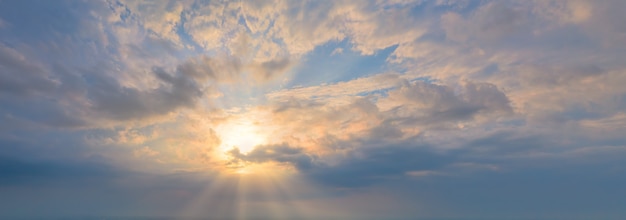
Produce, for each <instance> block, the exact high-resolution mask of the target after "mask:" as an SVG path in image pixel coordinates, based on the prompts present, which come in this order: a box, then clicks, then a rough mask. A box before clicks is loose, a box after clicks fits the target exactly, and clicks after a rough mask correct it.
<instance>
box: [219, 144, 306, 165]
mask: <svg viewBox="0 0 626 220" xmlns="http://www.w3.org/2000/svg"><path fill="white" fill-rule="evenodd" d="M228 154H229V156H231V157H232V158H233V160H231V161H230V163H231V164H235V165H236V164H237V163H239V162H252V163H265V162H272V161H273V162H279V163H289V164H292V165H294V166H295V167H296V168H298V169H300V170H307V169H309V168H311V167H312V166H313V164H314V163H315V156H313V155H309V154H307V153H306V152H305V151H304V149H302V148H297V147H291V146H288V145H286V144H282V145H260V146H257V147H255V148H254V150H252V151H250V152H248V153H246V154H243V153H241V152H240V151H239V149H238V148H233V149H232V150H230V151H229V152H228Z"/></svg>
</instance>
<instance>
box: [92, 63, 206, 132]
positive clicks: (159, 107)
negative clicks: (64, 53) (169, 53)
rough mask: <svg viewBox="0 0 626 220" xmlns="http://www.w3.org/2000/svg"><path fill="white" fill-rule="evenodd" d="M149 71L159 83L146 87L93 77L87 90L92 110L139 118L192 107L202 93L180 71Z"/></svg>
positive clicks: (124, 118)
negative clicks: (130, 85)
mask: <svg viewBox="0 0 626 220" xmlns="http://www.w3.org/2000/svg"><path fill="white" fill-rule="evenodd" d="M152 71H153V73H154V74H155V75H156V77H157V78H158V79H159V80H160V81H161V85H160V86H159V87H157V88H156V89H151V90H148V91H142V90H139V89H134V88H127V87H123V86H121V85H120V84H118V82H117V81H116V80H115V79H113V78H109V77H102V78H99V79H96V80H95V81H94V85H92V86H91V87H90V89H89V91H88V97H89V98H90V100H91V101H92V102H93V104H94V107H93V110H94V111H97V112H101V113H103V114H104V115H103V116H105V117H109V118H112V119H116V120H128V119H141V118H145V117H150V116H154V115H162V114H165V113H168V112H171V111H173V110H175V109H177V108H179V107H193V106H194V105H195V102H196V100H197V99H198V98H200V97H201V96H202V95H203V91H202V87H201V86H200V85H198V83H196V82H195V81H193V80H191V79H189V78H187V77H185V76H184V75H181V74H178V75H170V74H169V73H167V72H165V70H163V69H161V68H154V69H153V70H152Z"/></svg>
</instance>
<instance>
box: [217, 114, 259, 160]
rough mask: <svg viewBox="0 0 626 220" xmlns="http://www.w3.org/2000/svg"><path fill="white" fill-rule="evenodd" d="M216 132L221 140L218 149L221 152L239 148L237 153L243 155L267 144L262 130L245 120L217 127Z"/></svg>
mask: <svg viewBox="0 0 626 220" xmlns="http://www.w3.org/2000/svg"><path fill="white" fill-rule="evenodd" d="M216 131H217V133H218V135H219V137H220V140H221V145H220V149H221V150H222V152H227V151H229V150H231V149H233V148H239V151H240V152H241V153H244V154H245V153H248V152H250V151H252V150H253V149H254V147H255V146H257V145H260V144H264V143H266V142H267V137H266V135H264V132H263V130H261V128H260V127H259V126H258V125H256V124H255V123H254V122H253V121H252V120H249V119H247V118H238V119H235V120H232V121H229V122H228V123H225V124H223V125H220V126H218V127H217V129H216Z"/></svg>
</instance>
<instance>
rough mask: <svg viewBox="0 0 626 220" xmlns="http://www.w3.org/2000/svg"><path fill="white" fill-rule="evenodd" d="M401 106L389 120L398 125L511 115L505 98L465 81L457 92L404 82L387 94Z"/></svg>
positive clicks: (493, 88) (494, 89) (493, 89)
mask: <svg viewBox="0 0 626 220" xmlns="http://www.w3.org/2000/svg"><path fill="white" fill-rule="evenodd" d="M389 97H390V99H391V100H397V101H399V102H401V103H403V104H402V105H400V106H399V107H397V108H395V109H393V111H392V113H393V115H394V116H393V117H395V118H397V119H396V120H400V121H403V122H402V123H407V122H411V123H417V124H422V125H428V124H434V125H438V124H441V123H446V122H457V121H465V120H471V119H473V118H474V116H476V115H478V114H491V116H495V115H506V114H510V113H512V112H513V110H512V108H511V106H510V101H509V99H508V98H507V96H506V95H505V94H504V93H503V92H502V91H500V90H499V89H498V88H497V87H496V86H495V85H493V84H489V83H472V82H467V83H466V84H465V85H464V86H463V87H461V89H460V90H457V91H455V89H454V88H452V87H449V86H445V85H437V84H432V83H428V82H423V81H416V82H406V83H405V84H404V85H402V86H401V87H400V88H399V89H397V90H393V91H390V92H389Z"/></svg>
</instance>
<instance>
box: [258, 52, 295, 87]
mask: <svg viewBox="0 0 626 220" xmlns="http://www.w3.org/2000/svg"><path fill="white" fill-rule="evenodd" d="M292 65H293V62H292V61H291V60H289V59H286V58H282V59H276V60H270V61H265V62H263V63H261V64H259V65H253V67H252V71H253V72H252V74H253V75H252V76H253V77H254V78H255V79H257V80H259V81H262V82H264V81H268V80H271V79H274V78H276V77H277V76H280V75H282V74H283V73H284V72H285V71H287V70H288V69H289V68H290V67H291V66H292Z"/></svg>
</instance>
